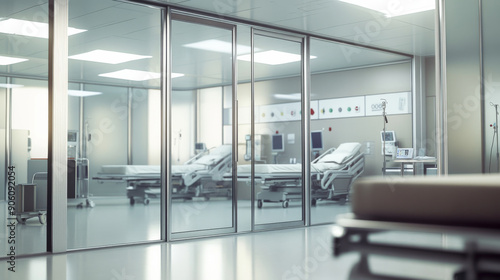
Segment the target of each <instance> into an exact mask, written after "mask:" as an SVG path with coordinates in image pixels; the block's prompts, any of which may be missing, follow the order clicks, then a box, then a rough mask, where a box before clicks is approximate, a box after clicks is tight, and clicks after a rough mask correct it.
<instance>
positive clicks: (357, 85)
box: [238, 62, 413, 176]
mask: <svg viewBox="0 0 500 280" xmlns="http://www.w3.org/2000/svg"><path fill="white" fill-rule="evenodd" d="M410 73H411V63H409V62H408V63H401V64H394V65H387V66H380V67H371V68H364V69H356V70H350V71H342V72H332V73H325V74H319V75H313V76H312V83H311V91H312V94H313V96H312V98H311V99H312V100H318V99H326V98H338V97H354V96H364V95H372V94H383V93H392V92H409V91H411V75H410ZM258 84H259V85H258V86H257V85H256V88H259V90H260V91H263V92H268V93H282V94H286V93H294V92H297V85H300V79H299V78H287V79H279V80H273V81H263V82H258ZM248 92H250V84H244V85H239V91H238V96H241V99H240V100H239V103H240V104H249V100H247V97H248V96H249V94H248ZM261 96H262V95H261ZM263 96H264V97H265V99H261V100H256V101H255V104H256V105H259V104H275V103H287V102H291V101H290V100H279V99H275V98H274V97H273V96H272V94H267V95H263ZM240 113H241V112H240ZM240 118H241V116H240ZM388 120H389V123H388V124H387V130H394V131H396V136H397V138H398V141H399V145H400V146H401V147H406V148H410V147H413V138H412V114H403V115H390V116H388ZM330 128H331V129H332V130H331V131H330ZM382 129H383V119H382V117H381V116H380V117H379V116H372V117H356V118H344V119H327V120H312V121H311V130H323V131H324V133H323V137H324V147H325V149H327V148H330V147H337V146H338V145H339V144H341V143H343V142H352V141H357V142H360V143H363V144H364V143H367V142H370V143H371V144H372V147H373V148H372V152H371V154H370V155H367V157H366V168H365V173H364V175H365V176H366V175H381V174H382V171H381V170H382V163H383V160H382V155H381V143H380V131H381V130H382ZM238 130H239V131H238V134H239V136H238V146H239V157H240V158H239V161H240V162H244V161H243V155H244V154H245V145H244V141H245V138H244V136H245V134H250V125H249V124H240V125H239V127H238ZM255 130H256V133H257V134H268V135H269V134H274V133H275V131H279V132H280V133H284V134H294V135H295V143H294V144H288V143H285V152H284V153H282V154H281V155H280V157H279V162H280V163H286V162H289V158H297V160H299V161H300V158H301V156H300V151H301V146H302V145H301V142H300V135H301V125H300V122H299V121H295V122H276V123H266V124H256V127H255ZM268 158H272V157H271V156H270V155H268Z"/></svg>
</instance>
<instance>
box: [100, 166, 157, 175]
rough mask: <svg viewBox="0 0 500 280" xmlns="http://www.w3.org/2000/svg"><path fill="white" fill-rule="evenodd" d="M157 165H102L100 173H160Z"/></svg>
mask: <svg viewBox="0 0 500 280" xmlns="http://www.w3.org/2000/svg"><path fill="white" fill-rule="evenodd" d="M160 172H161V168H160V166H159V165H103V166H102V167H101V174H116V175H151V174H160Z"/></svg>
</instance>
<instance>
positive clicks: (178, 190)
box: [93, 145, 232, 205]
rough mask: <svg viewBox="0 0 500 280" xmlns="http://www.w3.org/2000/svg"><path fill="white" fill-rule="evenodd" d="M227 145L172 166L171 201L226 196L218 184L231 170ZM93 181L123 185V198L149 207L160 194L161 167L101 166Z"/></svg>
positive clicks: (225, 188) (225, 190)
mask: <svg viewBox="0 0 500 280" xmlns="http://www.w3.org/2000/svg"><path fill="white" fill-rule="evenodd" d="M231 162H232V157H231V145H222V146H219V147H216V148H213V149H210V150H207V151H204V152H202V153H199V154H197V155H196V156H194V157H193V158H191V159H190V160H188V161H187V162H186V163H185V164H182V165H172V168H171V188H172V197H173V198H184V199H190V198H193V197H195V196H196V197H198V196H204V197H205V198H208V197H210V196H215V195H217V196H230V195H231V188H229V187H225V186H224V185H223V184H219V183H218V182H221V181H222V177H223V174H225V173H227V172H230V170H231ZM93 179H94V180H97V181H101V182H104V181H108V182H113V181H114V182H126V184H127V197H128V198H129V200H130V204H131V205H133V204H135V202H136V199H137V198H139V199H141V200H142V201H143V203H144V204H146V205H147V204H149V202H150V198H151V197H158V196H159V195H160V187H161V167H160V166H158V165H103V166H102V167H101V172H99V173H98V176H95V177H93Z"/></svg>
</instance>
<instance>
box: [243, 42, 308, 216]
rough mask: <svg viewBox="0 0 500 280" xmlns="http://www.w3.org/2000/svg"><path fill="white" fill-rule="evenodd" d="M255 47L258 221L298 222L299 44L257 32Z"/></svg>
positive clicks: (300, 142) (300, 188)
mask: <svg viewBox="0 0 500 280" xmlns="http://www.w3.org/2000/svg"><path fill="white" fill-rule="evenodd" d="M254 48H255V49H254V52H255V54H254V57H255V58H256V60H255V62H254V67H255V68H254V71H255V81H256V82H255V87H254V88H255V92H254V102H255V103H254V104H255V107H254V116H255V118H254V120H253V121H254V123H255V134H254V135H252V137H254V139H253V144H254V145H253V148H254V149H253V151H252V153H253V159H254V162H255V180H254V183H255V202H256V207H255V224H269V223H278V222H289V221H300V220H301V219H302V192H303V186H304V184H303V180H302V178H303V176H302V165H301V162H302V138H301V135H302V125H301V119H302V114H303V112H302V110H301V100H302V97H301V92H302V82H301V59H302V57H301V44H300V43H299V42H294V41H288V40H282V39H277V38H271V37H266V36H260V35H255V36H254ZM269 54H272V55H271V56H269ZM283 75H287V76H289V77H287V78H283ZM307 113H309V112H307ZM248 133H250V131H248ZM244 167H248V168H244ZM249 167H250V166H249V165H246V166H240V167H239V168H238V176H239V177H242V176H244V174H249V172H250V168H249ZM248 178H250V177H248Z"/></svg>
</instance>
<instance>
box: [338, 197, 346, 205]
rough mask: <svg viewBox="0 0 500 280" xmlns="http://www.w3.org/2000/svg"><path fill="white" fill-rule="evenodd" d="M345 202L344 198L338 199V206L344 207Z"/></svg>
mask: <svg viewBox="0 0 500 280" xmlns="http://www.w3.org/2000/svg"><path fill="white" fill-rule="evenodd" d="M345 202H346V199H345V197H342V198H341V199H339V204H340V205H344V204H345Z"/></svg>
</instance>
